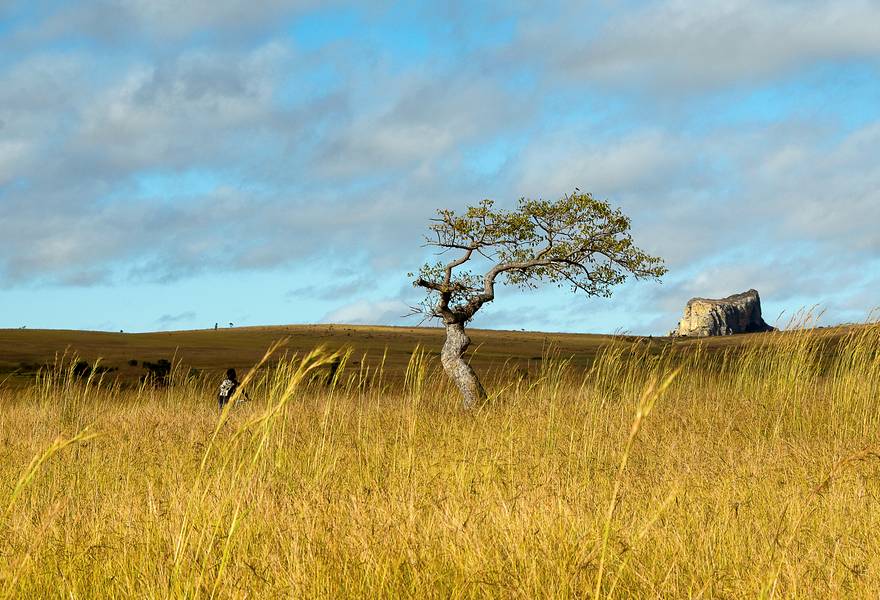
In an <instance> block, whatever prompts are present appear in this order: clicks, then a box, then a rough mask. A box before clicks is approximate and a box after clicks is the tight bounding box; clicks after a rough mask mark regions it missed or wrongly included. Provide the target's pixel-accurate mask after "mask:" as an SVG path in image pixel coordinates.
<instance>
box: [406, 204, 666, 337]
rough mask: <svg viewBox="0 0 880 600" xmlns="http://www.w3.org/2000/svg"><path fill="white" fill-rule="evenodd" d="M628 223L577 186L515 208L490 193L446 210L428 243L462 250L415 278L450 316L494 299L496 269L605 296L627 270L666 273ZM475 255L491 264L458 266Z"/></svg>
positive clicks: (640, 274) (522, 283)
mask: <svg viewBox="0 0 880 600" xmlns="http://www.w3.org/2000/svg"><path fill="white" fill-rule="evenodd" d="M630 226H631V222H630V219H629V217H627V216H626V215H624V214H623V213H622V212H621V211H620V209H617V208H613V207H612V206H611V205H610V204H608V202H606V201H604V200H597V199H595V198H593V197H592V196H591V195H590V194H588V193H581V192H580V191H578V190H576V191H575V192H574V193H572V194H569V195H565V196H563V197H562V198H561V199H559V200H556V201H552V202H551V201H547V200H530V199H526V198H523V199H521V200H520V201H519V206H518V208H517V210H514V211H507V210H503V209H495V203H494V202H493V201H492V200H483V201H481V202H480V203H479V204H477V205H476V206H472V207H469V208H468V209H467V210H466V211H465V213H464V214H462V215H458V214H456V213H455V212H454V211H452V210H448V209H441V210H438V211H437V218H435V219H433V222H432V224H431V225H430V227H429V229H430V231H431V234H430V235H429V236H427V238H426V239H427V243H428V245H430V246H436V247H438V248H441V249H442V252H448V251H459V252H460V255H459V256H458V257H457V258H456V259H454V260H451V261H449V262H447V263H442V262H438V263H436V264H433V265H432V264H426V265H424V266H423V267H422V268H421V269H420V270H419V273H418V277H417V279H416V280H415V281H414V282H413V285H415V286H417V287H422V288H425V289H426V290H427V291H428V296H427V298H426V302H425V304H424V308H425V311H426V312H427V313H428V314H429V315H430V316H434V317H439V318H441V319H443V320H444V321H445V322H446V323H456V322H458V323H461V322H465V321H468V320H470V319H471V318H472V317H473V315H474V313H475V312H476V311H477V310H479V309H480V307H482V306H483V304H485V303H486V302H491V301H492V300H494V299H495V288H494V286H495V283H496V280H497V279H498V277H499V276H500V277H502V281H503V282H504V283H506V284H509V285H514V286H517V287H520V288H535V287H537V286H538V285H540V284H542V283H553V284H556V285H557V286H559V287H562V286H565V285H568V286H570V287H571V289H572V291H575V292H583V293H585V294H587V295H588V296H605V297H607V296H610V295H611V291H612V289H613V288H614V286H616V285H619V284H621V283H623V282H624V281H625V280H626V278H627V276H629V275H632V276H634V277H635V278H637V279H644V278H654V279H659V278H660V277H661V276H662V275H664V274H665V273H666V267H665V266H664V265H663V261H662V260H661V259H660V258H658V257H655V256H651V255H649V254H647V253H646V252H644V251H643V250H641V249H639V248H638V247H637V246H636V245H635V244H634V243H633V240H632V236H631V235H630ZM475 257H482V258H484V259H487V260H489V261H490V262H491V263H492V264H493V266H492V267H491V268H490V269H489V270H488V271H486V272H485V273H484V274H482V275H479V274H477V273H475V272H473V271H472V270H467V269H462V270H458V269H459V268H461V267H463V265H465V264H466V263H468V262H469V261H471V260H472V259H473V258H475Z"/></svg>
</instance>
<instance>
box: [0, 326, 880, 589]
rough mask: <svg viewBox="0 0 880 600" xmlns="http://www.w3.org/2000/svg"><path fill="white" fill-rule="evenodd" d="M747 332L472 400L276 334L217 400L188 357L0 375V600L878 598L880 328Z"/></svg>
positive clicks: (557, 364) (426, 372)
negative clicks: (192, 372)
mask: <svg viewBox="0 0 880 600" xmlns="http://www.w3.org/2000/svg"><path fill="white" fill-rule="evenodd" d="M755 340H756V341H755V343H753V344H749V345H744V346H739V347H737V348H733V349H731V350H730V351H729V352H726V353H715V354H710V353H704V352H701V351H700V350H699V346H688V347H687V348H686V349H684V350H682V351H674V350H672V349H671V350H669V351H666V352H664V353H662V354H661V355H659V356H657V355H656V353H652V352H649V351H648V347H647V345H645V346H644V347H642V346H639V345H635V346H633V345H630V344H627V345H623V344H620V345H613V344H612V345H611V346H609V347H607V348H605V349H604V350H603V351H602V352H601V353H600V354H599V357H598V358H597V360H596V361H595V362H594V363H593V366H592V368H591V369H590V370H589V371H588V372H586V373H585V372H583V371H580V370H577V369H575V368H573V367H572V366H571V364H570V362H569V361H568V360H567V359H566V357H559V356H554V355H553V353H552V352H548V353H547V355H546V356H545V357H544V360H542V361H540V364H541V365H542V366H541V370H540V372H538V373H537V374H535V373H531V374H529V373H523V372H521V371H517V370H514V369H509V370H508V369H499V370H498V371H496V372H493V373H490V374H488V375H487V377H486V382H487V384H488V385H487V387H488V389H489V391H490V395H491V398H490V400H489V402H488V403H487V404H486V405H485V406H483V407H481V408H479V409H478V410H475V411H473V412H464V411H462V410H461V409H460V408H459V400H458V398H457V397H456V394H455V392H454V389H453V388H452V387H451V386H450V385H449V384H448V382H447V381H446V379H445V377H444V376H443V374H442V372H441V371H440V370H439V369H438V365H437V361H436V359H435V358H432V357H431V355H429V354H428V353H426V352H425V351H424V350H423V349H417V350H416V352H414V353H413V357H412V360H411V361H410V365H409V368H408V369H407V372H406V375H405V377H404V381H403V385H402V386H397V387H394V386H390V385H389V384H387V383H386V381H385V379H384V374H383V369H382V367H381V361H380V362H379V363H378V364H379V365H380V366H379V367H378V368H376V367H373V368H370V369H368V368H367V367H365V366H364V365H365V364H367V361H365V360H360V361H357V365H354V364H353V363H354V362H355V361H351V360H349V359H350V358H351V356H350V353H349V354H346V353H337V354H332V353H329V352H324V351H320V350H319V351H316V352H314V353H312V354H310V355H308V356H288V357H285V358H283V359H282V360H278V359H279V357H282V356H283V349H278V350H276V351H275V353H274V355H273V356H272V360H271V361H268V362H266V363H263V364H261V366H260V368H259V369H254V370H253V371H252V372H251V373H250V374H248V377H249V379H248V380H247V381H246V387H247V388H248V390H249V394H250V396H251V398H252V401H251V402H248V403H245V404H241V405H238V406H234V407H231V408H229V409H228V410H227V411H226V412H225V413H223V414H220V413H219V412H218V410H217V405H216V399H215V389H214V388H215V387H216V382H213V381H203V380H201V379H199V378H187V377H185V376H184V375H183V371H184V370H183V369H176V370H175V372H174V373H173V378H172V381H173V385H171V386H169V387H167V388H163V389H154V388H152V387H150V386H148V385H143V386H141V387H138V388H124V387H121V386H118V385H112V384H110V383H109V382H101V381H97V380H92V381H86V382H83V381H78V380H76V378H75V377H74V376H73V373H72V371H71V369H70V368H69V364H70V362H71V361H69V360H60V361H59V364H58V365H57V366H56V367H55V368H54V369H52V370H48V371H45V372H43V373H42V374H41V375H40V376H39V377H38V378H37V379H36V380H35V381H34V383H33V385H31V386H29V387H27V388H21V389H18V388H16V389H6V390H4V389H0V448H2V459H0V484H2V489H0V510H2V511H4V512H3V516H2V520H0V590H2V595H3V596H4V597H9V598H44V597H55V596H57V597H62V596H63V597H67V598H86V597H88V598H92V597H155V598H165V597H206V598H209V597H218V598H224V597H251V598H262V597H273V596H281V597H295V598H298V597H326V598H346V597H357V598H364V597H389V598H391V597H393V598H398V597H456V598H466V597H486V596H501V597H523V598H532V597H548V596H549V597H577V598H584V597H597V596H598V597H603V598H605V597H617V598H628V597H665V598H686V597H728V598H741V597H762V596H763V597H803V598H816V597H866V598H873V597H877V595H878V591H880V479H878V477H880V461H878V454H877V453H878V451H880V446H878V442H880V436H878V431H880V429H878V427H880V410H878V406H877V404H878V400H880V326H877V325H868V326H864V327H859V328H853V329H852V331H851V333H850V334H849V335H848V336H846V337H845V338H844V339H842V340H840V341H839V343H835V344H834V345H832V346H828V345H827V344H825V343H824V342H823V340H822V336H821V335H820V333H819V332H817V331H814V330H804V331H799V332H788V333H777V334H768V335H762V336H756V337H755ZM334 363H335V364H336V365H337V366H336V368H335V371H331V370H330V368H329V366H330V365H331V364H334ZM331 373H332V376H331ZM229 406H231V405H229Z"/></svg>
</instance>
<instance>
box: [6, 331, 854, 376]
mask: <svg viewBox="0 0 880 600" xmlns="http://www.w3.org/2000/svg"><path fill="white" fill-rule="evenodd" d="M846 331H847V328H843V327H839V328H829V329H825V330H822V335H823V336H824V337H827V339H828V340H829V342H833V341H834V340H836V339H839V338H840V337H841V335H842V334H843V333H844V332H846ZM769 335H773V334H769ZM470 336H471V339H472V340H473V344H472V346H471V354H472V361H473V364H474V366H475V368H476V369H478V370H480V371H482V372H486V371H488V370H492V369H494V368H498V367H501V366H502V365H505V364H506V365H507V366H508V367H513V368H520V369H533V368H535V367H536V365H537V364H538V363H539V362H540V361H541V359H542V357H543V355H544V354H545V353H546V352H547V351H548V350H551V349H552V350H553V351H554V352H557V353H558V355H559V356H561V357H565V358H570V359H571V366H572V367H574V368H581V369H582V368H586V367H588V366H589V365H590V364H591V363H592V361H593V359H594V358H595V356H596V353H597V352H598V351H599V349H600V348H602V347H603V346H607V345H609V344H612V343H617V344H625V345H632V344H646V345H648V347H649V348H650V352H651V353H659V352H660V351H661V350H662V349H663V348H664V347H667V346H669V345H673V346H674V347H675V348H676V349H680V350H686V349H688V348H691V347H694V346H696V345H700V346H702V347H703V348H704V349H705V350H708V351H720V350H724V349H730V348H738V347H742V346H748V345H753V344H758V343H761V342H762V341H766V340H767V339H768V338H767V336H768V334H751V335H738V336H730V337H724V338H712V339H704V340H697V339H690V340H681V339H680V340H672V339H670V338H662V337H639V336H612V335H597V334H566V333H542V332H522V331H497V330H481V329H473V330H470ZM283 339H286V340H288V341H287V346H286V349H287V352H288V353H295V352H296V353H303V352H307V351H309V350H312V349H314V348H315V347H318V346H321V345H323V346H326V347H327V348H329V349H331V350H338V349H347V348H351V349H352V350H353V353H352V359H351V361H352V362H351V363H350V364H353V365H355V366H357V365H360V364H361V363H363V364H365V365H370V366H371V367H376V366H378V365H379V364H380V363H382V362H383V357H384V370H385V372H386V374H387V376H388V378H390V379H392V380H394V379H398V378H400V377H402V374H403V372H404V370H405V368H406V365H407V363H408V361H409V358H410V355H411V354H412V352H413V350H414V349H415V348H416V347H418V346H421V347H422V348H424V349H425V350H426V351H427V352H428V353H429V355H439V352H440V349H441V347H442V345H443V340H444V331H443V330H442V329H440V328H432V327H376V326H354V325H287V326H265V327H240V328H233V329H220V330H213V329H203V330H193V331H173V332H157V333H107V332H97V331H75V330H36V329H34V330H31V329H0V376H2V377H3V378H4V379H6V380H7V381H8V382H16V381H18V382H21V381H27V380H29V379H30V378H31V377H32V375H33V374H34V373H35V372H36V371H37V370H38V369H39V368H40V367H41V366H43V365H47V364H52V363H53V362H54V361H55V358H56V355H62V354H64V353H65V352H67V354H68V358H70V357H71V356H72V355H75V356H77V357H78V358H80V359H82V360H85V361H87V362H88V363H89V364H90V365H94V364H95V362H96V361H97V360H98V359H100V364H101V365H103V366H105V367H107V368H109V369H112V371H111V376H113V377H119V378H120V379H121V380H123V381H126V382H128V381H137V380H138V378H139V377H140V376H141V375H143V374H144V373H145V370H144V368H143V366H142V363H143V362H144V361H149V362H155V361H158V360H160V359H166V360H172V359H175V360H178V361H180V363H181V364H182V365H184V367H186V368H193V369H196V370H198V371H201V372H207V373H211V374H213V373H214V372H220V371H222V370H225V369H226V368H228V367H234V368H236V369H246V368H248V367H250V366H252V365H254V364H255V363H256V362H257V361H258V360H259V359H260V358H261V357H262V355H263V353H264V352H265V350H266V349H267V348H268V347H269V345H270V344H272V343H273V342H275V341H278V340H283Z"/></svg>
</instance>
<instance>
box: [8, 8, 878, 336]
mask: <svg viewBox="0 0 880 600" xmlns="http://www.w3.org/2000/svg"><path fill="white" fill-rule="evenodd" d="M209 4H210V7H208V5H209ZM0 14H3V15H4V16H5V17H6V18H7V19H8V21H9V23H11V24H10V25H6V26H4V31H3V32H4V35H3V36H2V40H0V54H3V56H4V57H5V58H3V59H0V78H2V81H3V82H4V85H3V86H0V206H2V210H3V219H2V220H0V289H6V290H12V289H24V288H28V287H33V286H38V287H39V286H52V288H53V289H55V290H59V291H58V292H57V293H61V290H64V289H66V288H69V287H88V286H96V285H101V286H127V285H133V284H137V283H140V282H159V283H163V284H164V285H167V286H174V285H176V283H175V282H179V281H184V280H188V279H190V278H193V277H196V276H199V275H200V274H204V273H224V272H228V273H245V272H278V273H279V285H278V292H277V297H278V303H279V305H281V304H283V303H289V302H291V301H294V300H296V298H310V299H311V300H314V301H321V302H325V303H326V305H327V309H326V310H325V311H324V315H325V318H326V320H328V321H340V320H351V321H357V322H370V321H371V317H370V315H371V314H374V315H375V317H374V318H373V319H372V320H374V321H376V322H380V321H381V322H397V320H396V318H397V317H396V316H394V315H392V313H394V312H396V311H398V310H399V309H400V308H401V307H402V306H403V307H406V306H407V305H409V304H411V303H413V302H414V301H415V300H416V298H414V297H413V296H412V293H413V292H412V291H411V290H408V288H407V287H406V278H405V273H406V272H407V271H411V270H414V269H415V268H417V264H418V262H421V261H422V260H423V259H425V258H430V257H429V256H427V255H426V254H425V251H424V250H423V249H422V248H421V247H420V243H421V235H422V232H423V231H424V227H425V225H426V223H427V219H428V218H430V216H431V215H432V213H433V211H434V210H435V209H436V208H439V207H455V208H460V207H463V206H465V205H466V204H469V203H473V202H476V201H478V200H479V199H481V198H483V197H493V198H496V199H498V200H499V201H500V202H501V203H502V204H505V203H512V202H513V201H514V200H515V199H516V198H518V197H520V196H522V195H527V196H542V197H547V198H552V197H556V196H558V195H560V194H563V193H565V192H567V191H569V190H571V189H572V188H574V187H575V186H578V187H580V188H581V189H584V190H590V191H593V192H594V193H595V194H596V195H597V196H600V197H604V198H608V199H609V200H611V201H612V203H614V204H618V205H621V206H622V207H623V208H624V210H625V211H626V212H627V213H628V214H630V215H632V217H633V219H634V224H635V233H636V237H637V240H638V241H639V242H640V243H641V244H642V245H643V246H645V247H646V249H647V250H649V251H651V252H653V253H656V254H659V255H661V256H664V257H665V258H666V259H667V261H668V263H669V266H670V267H671V273H670V276H669V277H668V279H667V283H666V284H665V285H664V286H662V287H644V286H632V287H626V288H624V289H623V290H622V291H621V296H620V300H619V306H620V307H622V308H620V310H619V311H618V316H617V317H616V318H617V320H618V321H622V320H624V319H626V320H628V322H640V323H649V322H654V320H668V321H670V322H674V319H675V312H677V310H678V307H680V306H681V305H682V304H683V302H684V301H685V300H686V299H687V297H688V296H690V295H715V294H727V293H732V292H737V291H741V289H744V288H747V287H758V288H759V289H761V291H762V292H763V293H764V296H765V298H772V299H773V300H772V301H771V302H775V303H776V304H784V303H788V302H791V303H798V302H803V303H812V302H816V303H827V304H829V305H830V306H832V307H836V308H835V310H836V311H837V312H836V313H835V316H837V317H838V318H841V319H843V318H851V317H852V316H853V315H854V314H856V312H857V311H863V312H864V311H866V310H868V309H869V308H870V306H860V305H859V301H860V300H859V299H863V298H865V297H866V291H865V290H866V289H870V288H871V286H876V285H877V283H880V282H878V280H877V277H876V276H874V275H873V273H874V272H876V271H875V270H874V266H875V265H876V260H877V257H878V251H880V234H878V233H877V231H878V230H877V228H876V226H875V225H874V224H875V223H876V222H878V220H880V165H878V163H877V161H876V159H875V157H876V156H878V153H880V108H878V107H880V84H878V83H877V81H878V80H880V77H878V75H880V37H878V36H877V34H876V31H877V30H878V27H880V7H878V5H877V4H876V3H874V2H869V1H867V0H865V1H860V0H844V1H838V2H819V1H812V0H807V1H802V2H779V3H770V4H768V3H763V2H755V1H751V0H731V1H727V2H713V3H702V2H687V1H684V0H668V1H665V2H649V3H633V4H627V3H624V4H622V5H620V6H612V5H610V4H605V3H598V4H597V5H596V6H591V7H590V8H589V9H587V8H584V7H583V6H582V5H581V3H569V2H565V1H562V2H559V3H556V4H555V5H554V7H553V8H552V9H542V10H540V11H538V10H537V9H534V8H533V7H531V6H530V5H529V4H527V3H523V4H517V3H510V4H504V5H501V4H499V5H497V6H494V7H492V8H488V9H485V10H480V11H477V10H474V9H469V8H468V7H467V6H464V5H462V6H459V7H456V6H455V5H444V6H440V5H435V4H432V3H427V4H426V5H424V6H421V7H419V8H412V9H410V10H403V9H401V7H399V6H396V5H395V6H391V5H390V4H389V5H388V6H385V5H384V4H381V3H380V4H376V5H375V6H373V7H372V8H371V9H370V10H369V11H365V10H363V9H359V8H358V7H357V6H352V5H345V4H343V3H339V4H334V5H327V4H324V3H314V2H309V1H303V2H296V3H289V2H274V1H266V2H249V3H244V2H239V1H236V0H223V1H222V2H211V3H205V2H193V3H187V4H186V6H183V7H181V6H178V5H177V4H175V5H173V6H172V5H171V4H169V3H165V2H141V1H139V0H130V1H123V2H112V3H110V2H106V3H102V2H97V3H83V4H81V5H66V4H65V5H62V4H56V3H51V2H50V3H36V4H32V3H15V2H13V3H6V4H4V5H2V8H0ZM310 265H312V266H310ZM315 265H319V266H315ZM309 269H312V270H313V271H314V273H313V276H314V279H313V280H310V281H309V282H308V283H307V284H304V285H298V286H294V287H291V285H290V283H289V275H290V274H291V273H305V272H309V273H312V271H309ZM342 272H344V273H346V274H345V275H344V276H338V274H339V273H342ZM334 273H336V274H337V275H334ZM310 277H311V275H310ZM284 280H287V281H284ZM549 298H551V299H550V300H544V301H543V302H546V306H547V307H548V308H547V311H545V312H547V313H548V314H549V316H548V317H547V318H546V319H544V320H541V321H540V322H539V323H537V324H536V326H541V327H550V328H552V327H554V324H555V325H556V326H557V327H564V328H577V327H578V326H577V324H576V322H573V321H568V320H566V319H567V317H564V316H562V315H559V314H558V312H557V313H556V316H553V314H551V310H556V309H552V308H551V307H553V306H557V304H554V303H556V302H557V299H556V297H555V296H552V295H551V296H549ZM536 301H538V302H542V300H536ZM560 301H561V300H560ZM188 311H190V306H189V305H188V304H186V303H185V302H184V303H183V304H182V305H181V306H180V307H178V308H177V309H176V310H173V311H170V312H168V313H167V314H166V315H165V317H168V318H167V319H166V318H165V317H162V319H164V320H163V321H162V324H163V325H170V324H171V323H172V322H173V321H172V320H171V319H175V318H176V316H180V315H187V314H188ZM199 312H200V313H201V312H202V311H199ZM514 320H515V318H514V317H513V316H508V317H504V313H503V312H502V309H501V307H499V308H498V309H497V310H496V313H494V314H493V315H492V316H491V317H488V316H487V323H488V322H490V321H491V322H492V323H494V324H497V325H498V326H508V327H516V326H517V323H515V322H513V321H514ZM612 320H613V319H612ZM651 327H655V326H653V325H652V326H651Z"/></svg>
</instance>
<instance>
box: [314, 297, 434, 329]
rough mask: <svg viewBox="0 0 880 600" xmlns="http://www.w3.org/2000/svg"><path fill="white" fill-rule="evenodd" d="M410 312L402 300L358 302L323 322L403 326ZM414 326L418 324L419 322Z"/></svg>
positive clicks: (327, 317) (346, 306) (344, 307)
mask: <svg viewBox="0 0 880 600" xmlns="http://www.w3.org/2000/svg"><path fill="white" fill-rule="evenodd" d="M410 312H411V311H410V308H409V306H407V304H406V303H405V302H403V301H402V300H397V299H393V298H389V299H384V300H375V301H373V300H356V301H354V302H352V303H350V304H346V305H344V306H341V307H339V308H337V309H335V310H333V311H331V312H329V313H327V314H326V315H325V316H324V317H323V318H322V319H321V322H322V323H347V324H349V325H357V324H373V325H401V324H404V319H405V318H406V315H408V314H409V313H410ZM416 318H418V317H416ZM412 324H414V325H415V324H417V321H414V322H413V323H412Z"/></svg>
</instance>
